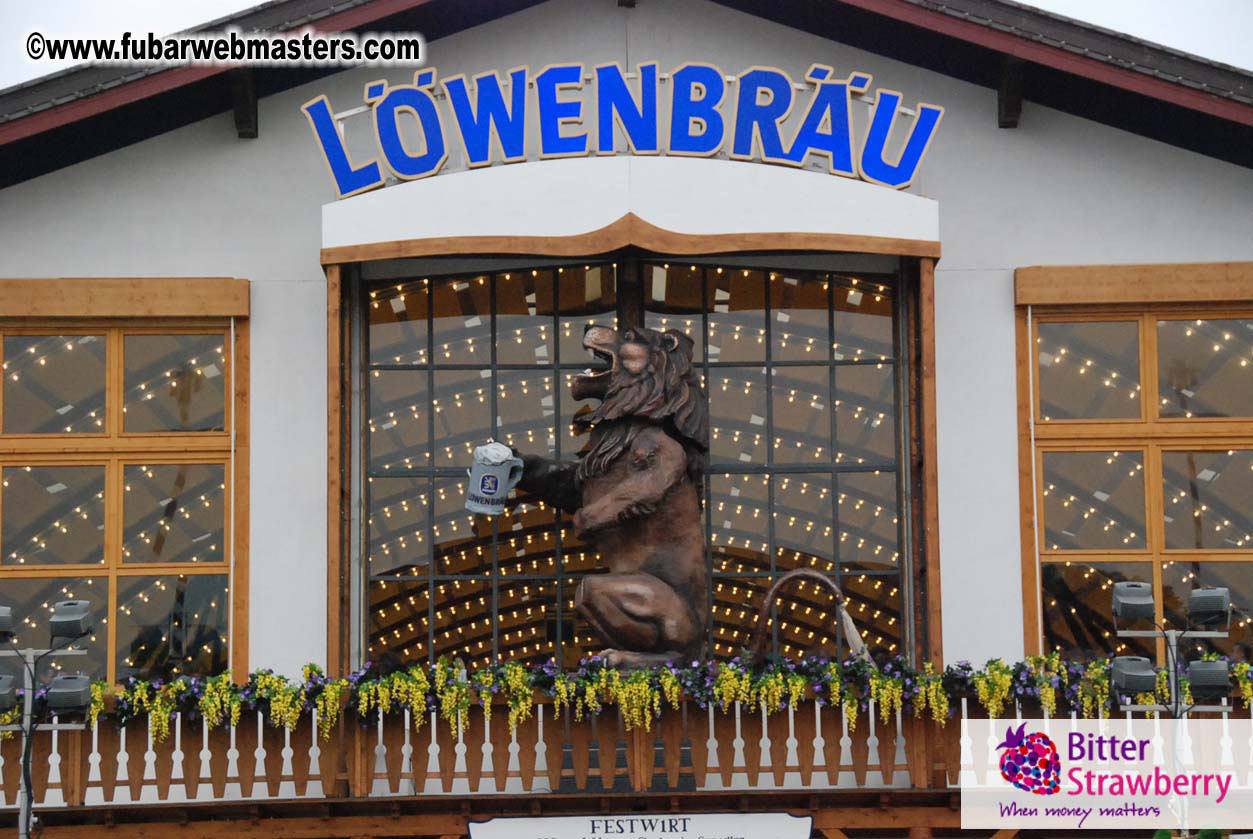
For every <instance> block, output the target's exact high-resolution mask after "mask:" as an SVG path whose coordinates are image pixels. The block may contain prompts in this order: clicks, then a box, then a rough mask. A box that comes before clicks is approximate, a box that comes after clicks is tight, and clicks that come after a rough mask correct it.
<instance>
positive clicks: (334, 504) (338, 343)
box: [326, 265, 348, 677]
mask: <svg viewBox="0 0 1253 839" xmlns="http://www.w3.org/2000/svg"><path fill="white" fill-rule="evenodd" d="M341 278H342V270H341V267H340V266H339V265H328V266H326V672H327V674H328V675H330V676H332V677H338V676H341V675H343V673H342V671H343V669H344V667H345V663H346V655H347V650H346V649H345V647H346V645H345V643H344V638H343V634H344V623H343V620H342V616H343V612H344V609H343V603H344V575H343V573H342V571H343V567H342V566H343V551H342V547H343V544H344V520H345V517H346V516H347V514H348V505H347V504H346V503H345V501H344V497H343V496H344V490H345V487H346V482H345V481H344V477H343V476H344V469H345V467H346V463H345V458H344V457H343V453H344V431H343V416H344V388H343V380H344V370H345V367H344V365H345V362H346V359H345V358H344V330H343V286H342V279H341Z"/></svg>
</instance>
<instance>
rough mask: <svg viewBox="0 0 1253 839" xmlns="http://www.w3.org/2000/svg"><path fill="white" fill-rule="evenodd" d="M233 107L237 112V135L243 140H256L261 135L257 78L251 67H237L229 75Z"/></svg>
mask: <svg viewBox="0 0 1253 839" xmlns="http://www.w3.org/2000/svg"><path fill="white" fill-rule="evenodd" d="M228 78H229V79H230V85H231V106H232V108H233V109H234V111H235V133H236V134H238V135H239V139H241V140H255V139H257V136H258V134H259V133H260V125H259V123H258V120H257V77H256V75H255V74H254V73H253V71H252V68H251V67H236V68H235V69H233V70H231V71H230V73H229V74H228Z"/></svg>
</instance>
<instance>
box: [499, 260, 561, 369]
mask: <svg viewBox="0 0 1253 839" xmlns="http://www.w3.org/2000/svg"><path fill="white" fill-rule="evenodd" d="M554 360H555V359H554V358H553V272H552V271H536V270H532V271H510V272H507V273H504V274H497V275H496V361H497V363H499V364H552V363H553V361H554ZM572 360H573V359H572Z"/></svg>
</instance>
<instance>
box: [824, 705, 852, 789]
mask: <svg viewBox="0 0 1253 839" xmlns="http://www.w3.org/2000/svg"><path fill="white" fill-rule="evenodd" d="M844 767H848V768H847V769H845V768H844ZM833 768H837V767H831V766H828V767H827V776H828V777H830V775H831V770H832V769H833ZM838 769H839V775H837V781H836V784H835V785H836V786H837V787H855V786H857V773H856V772H854V771H853V738H852V737H850V736H849V735H848V709H846V708H845V707H844V703H840V765H839V767H838Z"/></svg>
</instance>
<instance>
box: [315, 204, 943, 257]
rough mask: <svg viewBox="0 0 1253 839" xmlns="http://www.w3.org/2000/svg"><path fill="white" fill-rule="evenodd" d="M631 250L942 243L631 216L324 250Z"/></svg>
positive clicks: (930, 249) (930, 248)
mask: <svg viewBox="0 0 1253 839" xmlns="http://www.w3.org/2000/svg"><path fill="white" fill-rule="evenodd" d="M631 245H634V246H636V247H640V248H645V249H647V250H652V251H657V252H658V253H668V254H675V255H683V254H711V253H730V252H733V251H760V250H773V251H778V250H802V251H845V252H849V253H884V254H892V255H895V256H929V257H933V258H936V259H939V257H940V243H939V242H937V241H931V240H927V239H896V238H892V237H889V236H848V235H844V234H841V233H800V232H797V233H788V232H780V233H716V234H715V233H679V232H676V231H674V230H666V229H665V228H662V227H658V226H657V225H655V224H651V223H649V222H647V221H644V219H642V218H640V217H639V216H637V215H635V214H634V213H627V214H626V215H624V216H622V218H620V219H618V220H617V221H615V222H613V223H611V224H607V225H605V226H604V227H602V228H600V229H598V230H591V231H588V232H587V233H579V234H576V235H573V236H450V237H444V238H439V239H403V240H398V241H392V242H371V243H368V244H363V245H344V246H342V247H336V248H323V249H322V264H323V265H332V264H337V263H345V262H362V261H367V260H375V259H402V258H406V257H417V256H450V255H455V254H539V255H544V256H588V255H591V254H602V253H608V252H609V251H613V250H617V249H618V248H625V247H629V246H631Z"/></svg>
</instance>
